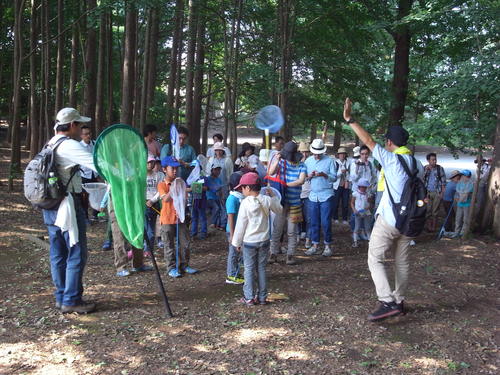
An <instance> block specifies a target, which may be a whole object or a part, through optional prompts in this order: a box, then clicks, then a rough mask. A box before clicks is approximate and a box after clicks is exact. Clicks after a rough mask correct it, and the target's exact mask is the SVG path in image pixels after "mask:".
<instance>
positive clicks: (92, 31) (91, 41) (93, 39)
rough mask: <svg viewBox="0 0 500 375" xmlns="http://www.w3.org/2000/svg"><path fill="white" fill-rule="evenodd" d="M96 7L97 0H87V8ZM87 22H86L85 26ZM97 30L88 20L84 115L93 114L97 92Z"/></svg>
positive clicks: (93, 130)
mask: <svg viewBox="0 0 500 375" xmlns="http://www.w3.org/2000/svg"><path fill="white" fill-rule="evenodd" d="M96 7H97V0H88V1H87V9H88V10H90V11H93V9H95V8H96ZM88 25H89V23H87V26H88ZM96 57H97V30H96V27H95V24H94V22H90V26H88V29H87V44H86V48H85V71H86V72H87V74H86V77H85V78H86V79H85V86H84V87H85V89H84V103H83V105H84V110H83V113H84V115H86V116H89V117H92V116H94V115H95V107H96V94H97V61H96ZM90 127H91V129H92V133H93V134H96V126H95V118H94V119H92V122H91V125H90Z"/></svg>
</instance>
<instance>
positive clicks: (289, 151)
mask: <svg viewBox="0 0 500 375" xmlns="http://www.w3.org/2000/svg"><path fill="white" fill-rule="evenodd" d="M281 156H282V157H283V158H284V159H286V160H288V161H291V162H292V163H298V162H299V161H301V160H302V154H301V153H300V152H298V151H297V143H295V142H294V141H290V142H287V143H285V145H284V146H283V150H281Z"/></svg>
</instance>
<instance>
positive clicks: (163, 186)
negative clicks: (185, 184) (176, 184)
mask: <svg viewBox="0 0 500 375" xmlns="http://www.w3.org/2000/svg"><path fill="white" fill-rule="evenodd" d="M171 184H172V181H169V180H167V179H165V180H163V181H162V182H160V183H159V184H158V193H160V197H161V196H162V195H164V194H168V192H169V191H170V185H171ZM161 205H162V206H161V212H160V224H176V223H177V212H175V208H174V201H173V200H172V199H171V200H170V201H169V202H165V201H164V200H162V201H161Z"/></svg>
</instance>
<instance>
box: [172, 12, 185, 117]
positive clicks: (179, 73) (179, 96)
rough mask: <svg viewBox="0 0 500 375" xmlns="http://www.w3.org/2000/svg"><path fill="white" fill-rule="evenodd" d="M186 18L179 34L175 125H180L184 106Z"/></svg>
mask: <svg viewBox="0 0 500 375" xmlns="http://www.w3.org/2000/svg"><path fill="white" fill-rule="evenodd" d="M183 28H184V17H182V22H181V31H180V34H179V38H180V40H179V48H178V50H177V61H176V64H177V74H176V76H175V103H174V118H173V121H174V124H180V114H181V106H182V92H181V91H182V87H181V78H182V55H183V54H184V32H183V30H182V29H183Z"/></svg>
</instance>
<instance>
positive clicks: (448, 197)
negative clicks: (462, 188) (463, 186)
mask: <svg viewBox="0 0 500 375" xmlns="http://www.w3.org/2000/svg"><path fill="white" fill-rule="evenodd" d="M456 191H457V183H456V182H455V181H450V182H448V183H447V184H446V188H445V190H444V195H443V200H444V201H445V202H453V198H454V197H455V192H456Z"/></svg>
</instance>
